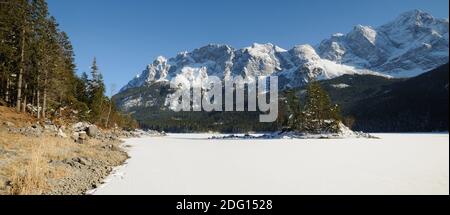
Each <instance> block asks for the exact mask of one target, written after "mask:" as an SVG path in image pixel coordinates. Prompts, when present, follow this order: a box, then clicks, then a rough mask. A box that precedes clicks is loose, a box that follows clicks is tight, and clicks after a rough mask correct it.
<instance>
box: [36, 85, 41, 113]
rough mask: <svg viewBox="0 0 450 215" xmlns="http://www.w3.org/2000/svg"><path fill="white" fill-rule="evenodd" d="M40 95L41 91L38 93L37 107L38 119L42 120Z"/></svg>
mask: <svg viewBox="0 0 450 215" xmlns="http://www.w3.org/2000/svg"><path fill="white" fill-rule="evenodd" d="M40 102H41V101H40V93H39V89H38V90H37V91H36V105H37V118H38V119H40V118H41V109H40V108H39V105H40Z"/></svg>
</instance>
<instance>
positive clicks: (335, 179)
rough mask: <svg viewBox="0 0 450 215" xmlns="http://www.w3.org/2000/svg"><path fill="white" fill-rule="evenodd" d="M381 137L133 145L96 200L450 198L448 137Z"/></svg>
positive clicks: (150, 140) (201, 139)
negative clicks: (213, 196)
mask: <svg viewBox="0 0 450 215" xmlns="http://www.w3.org/2000/svg"><path fill="white" fill-rule="evenodd" d="M375 135H376V136H378V137H380V138H381V139H356V138H352V139H311V140H309V139H271V140H264V139H257V140H255V139H249V140H210V139H208V137H210V136H212V134H169V135H168V136H165V137H146V138H137V139H128V140H126V143H125V145H130V146H131V147H130V148H129V149H128V150H129V155H130V156H131V158H130V159H129V160H128V162H127V164H126V165H124V166H122V167H120V168H118V169H116V171H115V172H114V173H113V174H112V175H111V176H110V177H108V179H107V180H106V181H107V183H106V184H104V185H103V186H101V187H99V188H98V189H97V190H93V191H90V192H89V194H96V195H107V194H164V195H165V194H178V195H195V194H223V195H226V194H238V195H239V194H255V195H258V194H313V195H315V194H445V195H448V194H449V135H448V134H375Z"/></svg>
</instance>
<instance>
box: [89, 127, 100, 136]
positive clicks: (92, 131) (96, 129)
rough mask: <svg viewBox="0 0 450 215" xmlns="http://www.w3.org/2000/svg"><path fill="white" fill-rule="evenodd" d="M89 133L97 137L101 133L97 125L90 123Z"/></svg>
mask: <svg viewBox="0 0 450 215" xmlns="http://www.w3.org/2000/svg"><path fill="white" fill-rule="evenodd" d="M86 132H87V135H88V136H89V137H97V136H98V134H99V133H100V132H99V130H98V128H97V126H95V125H90V126H89V127H88V128H87V129H86Z"/></svg>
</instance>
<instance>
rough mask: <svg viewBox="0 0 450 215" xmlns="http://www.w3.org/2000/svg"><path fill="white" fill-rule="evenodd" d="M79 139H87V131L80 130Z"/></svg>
mask: <svg viewBox="0 0 450 215" xmlns="http://www.w3.org/2000/svg"><path fill="white" fill-rule="evenodd" d="M78 139H80V140H86V139H87V134H86V132H85V131H80V132H78Z"/></svg>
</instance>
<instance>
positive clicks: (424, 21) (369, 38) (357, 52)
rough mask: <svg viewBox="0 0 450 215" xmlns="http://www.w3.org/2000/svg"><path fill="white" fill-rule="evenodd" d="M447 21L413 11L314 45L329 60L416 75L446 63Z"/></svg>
mask: <svg viewBox="0 0 450 215" xmlns="http://www.w3.org/2000/svg"><path fill="white" fill-rule="evenodd" d="M448 51H449V46H448V19H437V18H434V17H433V16H431V15H430V14H427V13H425V12H422V11H420V10H413V11H409V12H406V13H403V14H401V15H400V16H399V17H398V18H397V19H395V20H394V21H392V22H389V23H387V24H385V25H382V26H380V27H378V28H372V27H369V26H362V25H358V26H356V27H355V28H354V29H353V30H352V31H351V32H349V33H348V34H346V35H344V34H339V35H333V36H332V37H331V38H330V39H327V40H324V41H322V42H321V43H320V45H318V46H317V52H318V53H319V55H320V56H321V57H322V58H324V59H328V60H331V61H335V62H338V63H342V64H347V65H351V66H355V67H359V68H366V69H369V70H373V71H378V72H383V73H385V74H389V75H392V76H396V77H411V76H416V75H418V74H420V73H423V72H424V71H428V70H430V69H433V68H436V67H438V66H440V65H442V64H444V63H447V62H448Z"/></svg>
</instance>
